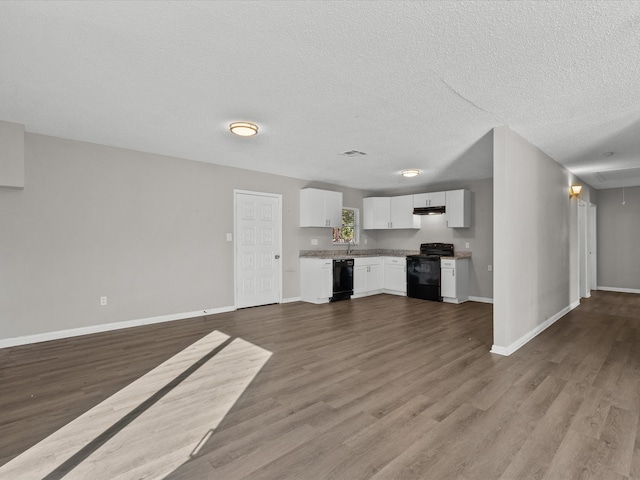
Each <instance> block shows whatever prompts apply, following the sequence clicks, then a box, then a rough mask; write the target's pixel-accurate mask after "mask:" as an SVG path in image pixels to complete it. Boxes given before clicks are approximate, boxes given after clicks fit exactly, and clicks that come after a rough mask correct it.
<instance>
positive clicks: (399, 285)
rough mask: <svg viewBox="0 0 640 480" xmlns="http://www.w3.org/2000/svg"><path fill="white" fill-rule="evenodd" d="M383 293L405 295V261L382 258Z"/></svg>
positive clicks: (396, 258)
mask: <svg viewBox="0 0 640 480" xmlns="http://www.w3.org/2000/svg"><path fill="white" fill-rule="evenodd" d="M383 261H384V285H383V288H384V293H391V294H393V295H406V294H407V259H406V258H405V257H384V260H383Z"/></svg>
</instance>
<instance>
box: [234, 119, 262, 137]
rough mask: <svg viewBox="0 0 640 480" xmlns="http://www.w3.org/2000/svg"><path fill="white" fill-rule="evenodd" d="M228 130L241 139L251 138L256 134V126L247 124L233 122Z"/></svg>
mask: <svg viewBox="0 0 640 480" xmlns="http://www.w3.org/2000/svg"><path fill="white" fill-rule="evenodd" d="M229 130H231V133H234V134H236V135H239V136H241V137H252V136H253V135H255V134H256V133H258V126H257V125H256V124H254V123H249V122H233V123H232V124H230V125H229Z"/></svg>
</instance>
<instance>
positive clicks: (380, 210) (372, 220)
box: [362, 195, 420, 230]
mask: <svg viewBox="0 0 640 480" xmlns="http://www.w3.org/2000/svg"><path fill="white" fill-rule="evenodd" d="M363 210H364V212H363V220H362V228H363V229H364V230H376V229H378V230H389V229H400V228H420V217H418V216H417V215H414V214H413V195H402V196H398V197H368V198H364V199H363Z"/></svg>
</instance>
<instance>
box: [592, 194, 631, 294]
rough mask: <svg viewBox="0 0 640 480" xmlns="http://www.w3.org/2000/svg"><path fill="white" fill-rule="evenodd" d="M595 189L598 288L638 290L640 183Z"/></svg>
mask: <svg viewBox="0 0 640 480" xmlns="http://www.w3.org/2000/svg"><path fill="white" fill-rule="evenodd" d="M622 199H623V192H622V188H611V189H606V190H598V210H597V216H598V219H597V223H598V288H601V287H602V288H605V289H610V290H617V291H623V292H624V291H631V292H635V293H640V252H638V239H640V187H626V188H625V189H624V205H623V204H622Z"/></svg>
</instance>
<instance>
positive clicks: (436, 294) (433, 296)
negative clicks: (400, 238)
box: [407, 243, 454, 302]
mask: <svg viewBox="0 0 640 480" xmlns="http://www.w3.org/2000/svg"><path fill="white" fill-rule="evenodd" d="M453 255H454V248H453V244H452V243H423V244H422V245H420V253H419V254H417V255H408V256H407V297H412V298H421V299H423V300H433V301H436V302H441V301H442V296H441V295H440V257H453Z"/></svg>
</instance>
